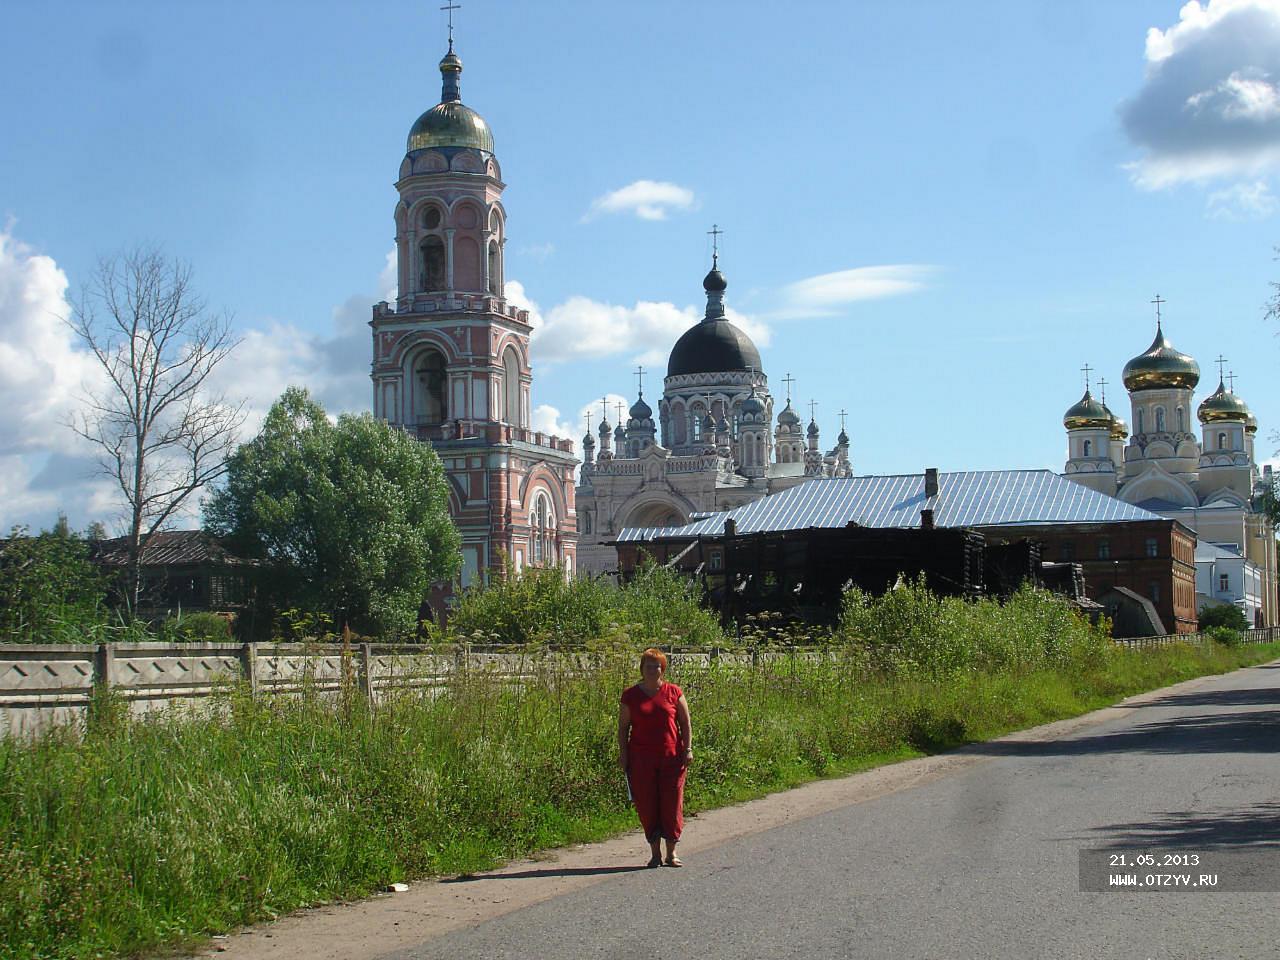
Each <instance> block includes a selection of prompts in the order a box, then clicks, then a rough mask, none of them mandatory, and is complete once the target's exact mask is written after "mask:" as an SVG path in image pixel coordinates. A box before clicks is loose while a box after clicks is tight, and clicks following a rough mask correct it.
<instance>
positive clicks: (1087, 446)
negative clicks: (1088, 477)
mask: <svg viewBox="0 0 1280 960" xmlns="http://www.w3.org/2000/svg"><path fill="white" fill-rule="evenodd" d="M1084 455H1085V456H1086V457H1091V456H1093V441H1092V440H1086V441H1085V442H1084Z"/></svg>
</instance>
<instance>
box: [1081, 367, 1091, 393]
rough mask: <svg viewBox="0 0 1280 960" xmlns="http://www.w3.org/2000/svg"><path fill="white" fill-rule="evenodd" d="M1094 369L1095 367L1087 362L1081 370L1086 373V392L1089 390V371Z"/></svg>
mask: <svg viewBox="0 0 1280 960" xmlns="http://www.w3.org/2000/svg"><path fill="white" fill-rule="evenodd" d="M1092 369H1093V367H1091V366H1089V365H1088V364H1087V363H1086V364H1085V365H1084V366H1083V367H1081V368H1080V372H1081V373H1083V374H1084V392H1085V393H1088V392H1089V372H1090V371H1091V370H1092Z"/></svg>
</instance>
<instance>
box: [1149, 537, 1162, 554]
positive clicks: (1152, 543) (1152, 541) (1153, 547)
mask: <svg viewBox="0 0 1280 960" xmlns="http://www.w3.org/2000/svg"><path fill="white" fill-rule="evenodd" d="M1147 556H1148V557H1158V556H1160V543H1159V541H1157V540H1156V538H1155V537H1147Z"/></svg>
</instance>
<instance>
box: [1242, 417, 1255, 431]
mask: <svg viewBox="0 0 1280 960" xmlns="http://www.w3.org/2000/svg"><path fill="white" fill-rule="evenodd" d="M1244 432H1245V433H1257V432H1258V418H1257V417H1255V416H1254V415H1253V414H1252V413H1250V414H1249V419H1248V420H1246V421H1245V422H1244Z"/></svg>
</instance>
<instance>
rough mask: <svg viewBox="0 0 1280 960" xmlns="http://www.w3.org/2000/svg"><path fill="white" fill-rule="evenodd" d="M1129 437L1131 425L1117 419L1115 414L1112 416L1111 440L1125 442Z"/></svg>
mask: <svg viewBox="0 0 1280 960" xmlns="http://www.w3.org/2000/svg"><path fill="white" fill-rule="evenodd" d="M1128 436H1129V425H1128V424H1127V423H1125V422H1124V421H1123V420H1121V419H1120V418H1119V417H1117V416H1116V415H1115V414H1114V413H1113V414H1111V439H1112V440H1125V439H1128Z"/></svg>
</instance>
